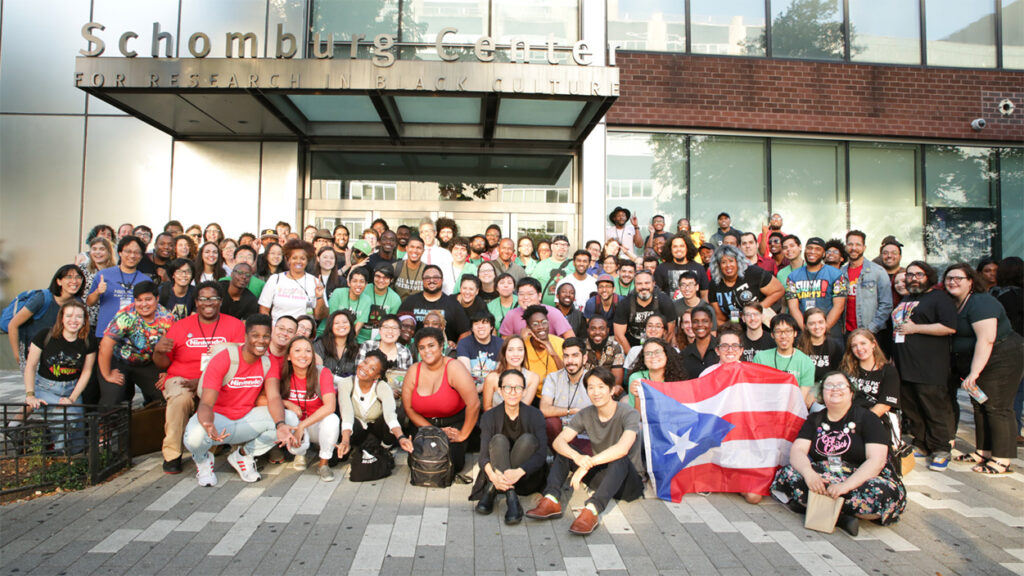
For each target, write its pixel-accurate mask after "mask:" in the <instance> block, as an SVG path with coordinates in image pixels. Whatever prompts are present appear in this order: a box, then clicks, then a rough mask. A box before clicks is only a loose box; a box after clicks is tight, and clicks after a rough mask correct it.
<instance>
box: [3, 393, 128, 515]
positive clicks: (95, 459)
mask: <svg viewBox="0 0 1024 576" xmlns="http://www.w3.org/2000/svg"><path fill="white" fill-rule="evenodd" d="M26 408H27V406H26V405H25V404H7V403H4V404H0V425H2V428H0V502H10V501H12V500H16V499H18V498H23V497H25V496H28V495H31V494H32V493H33V492H36V491H42V492H47V491H52V490H54V489H56V488H58V487H59V488H61V489H66V490H76V489H80V488H84V487H85V486H90V485H93V484H97V483H99V482H102V481H104V480H106V479H107V478H109V477H110V476H111V475H113V474H114V473H116V472H119V471H121V470H123V469H125V468H127V467H129V466H130V465H131V450H130V449H129V447H130V446H131V437H130V436H131V410H130V408H129V406H128V405H119V406H116V407H110V406H93V405H81V404H79V405H72V406H64V405H50V406H41V407H40V408H39V409H38V410H34V411H32V412H31V414H29V415H27V416H26Z"/></svg>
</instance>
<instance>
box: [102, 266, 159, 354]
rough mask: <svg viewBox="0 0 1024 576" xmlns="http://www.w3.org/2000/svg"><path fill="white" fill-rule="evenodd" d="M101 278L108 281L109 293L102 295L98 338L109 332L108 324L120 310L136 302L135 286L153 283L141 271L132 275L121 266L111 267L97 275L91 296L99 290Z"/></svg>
mask: <svg viewBox="0 0 1024 576" xmlns="http://www.w3.org/2000/svg"><path fill="white" fill-rule="evenodd" d="M100 278H103V279H104V280H106V282H107V291H106V292H104V293H103V294H101V295H100V301H99V307H100V312H99V314H98V316H97V319H96V329H95V334H96V337H97V338H103V333H104V332H106V330H107V324H110V321H111V320H112V319H113V318H114V314H117V311H118V310H120V309H122V308H124V307H125V306H128V305H129V304H131V303H132V302H134V301H135V297H134V295H133V294H132V290H134V288H135V285H136V284H140V283H142V282H151V281H152V279H151V278H150V277H149V276H147V275H146V274H145V273H143V272H141V271H139V270H136V271H135V272H132V273H131V274H125V273H124V272H122V271H121V267H120V266H111V267H110V268H104V269H103V270H100V271H99V272H97V273H96V278H95V279H94V280H93V281H92V291H91V292H89V293H90V294H92V293H93V292H95V291H96V289H97V288H99V285H100Z"/></svg>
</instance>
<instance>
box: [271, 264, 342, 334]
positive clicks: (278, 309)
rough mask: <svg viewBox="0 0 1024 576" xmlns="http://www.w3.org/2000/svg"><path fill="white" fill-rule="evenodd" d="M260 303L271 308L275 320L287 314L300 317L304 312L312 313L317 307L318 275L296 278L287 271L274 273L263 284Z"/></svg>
mask: <svg viewBox="0 0 1024 576" xmlns="http://www.w3.org/2000/svg"><path fill="white" fill-rule="evenodd" d="M325 294H326V293H325ZM326 304H327V302H326V301H325V302H324V305H326ZM259 305H260V306H266V307H267V308H270V315H271V317H273V319H274V322H277V319H278V318H280V317H281V316H285V315H287V316H292V317H295V318H298V317H299V316H302V315H303V314H312V313H313V310H314V309H315V308H316V277H314V276H313V275H312V274H305V275H304V276H303V277H302V280H296V279H294V278H291V277H290V276H288V273H287V272H280V273H278V274H274V275H273V276H271V277H270V278H267V283H266V284H264V285H263V292H260V299H259Z"/></svg>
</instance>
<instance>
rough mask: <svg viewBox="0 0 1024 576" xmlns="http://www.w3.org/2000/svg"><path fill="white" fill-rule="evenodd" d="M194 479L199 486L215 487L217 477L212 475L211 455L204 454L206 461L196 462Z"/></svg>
mask: <svg viewBox="0 0 1024 576" xmlns="http://www.w3.org/2000/svg"><path fill="white" fill-rule="evenodd" d="M196 478H197V479H198V480H199V485H200V486H216V485H217V475H216V474H214V473H213V454H210V453H209V452H207V453H206V460H205V461H203V462H196Z"/></svg>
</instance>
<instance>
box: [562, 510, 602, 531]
mask: <svg viewBox="0 0 1024 576" xmlns="http://www.w3.org/2000/svg"><path fill="white" fill-rule="evenodd" d="M596 528H597V514H594V513H593V512H591V511H590V509H589V508H584V509H583V510H580V515H579V516H577V517H576V521H575V522H573V523H572V526H569V532H572V533H573V534H579V535H580V536H586V535H587V534H590V533H591V532H593V531H594V530H595V529H596Z"/></svg>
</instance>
